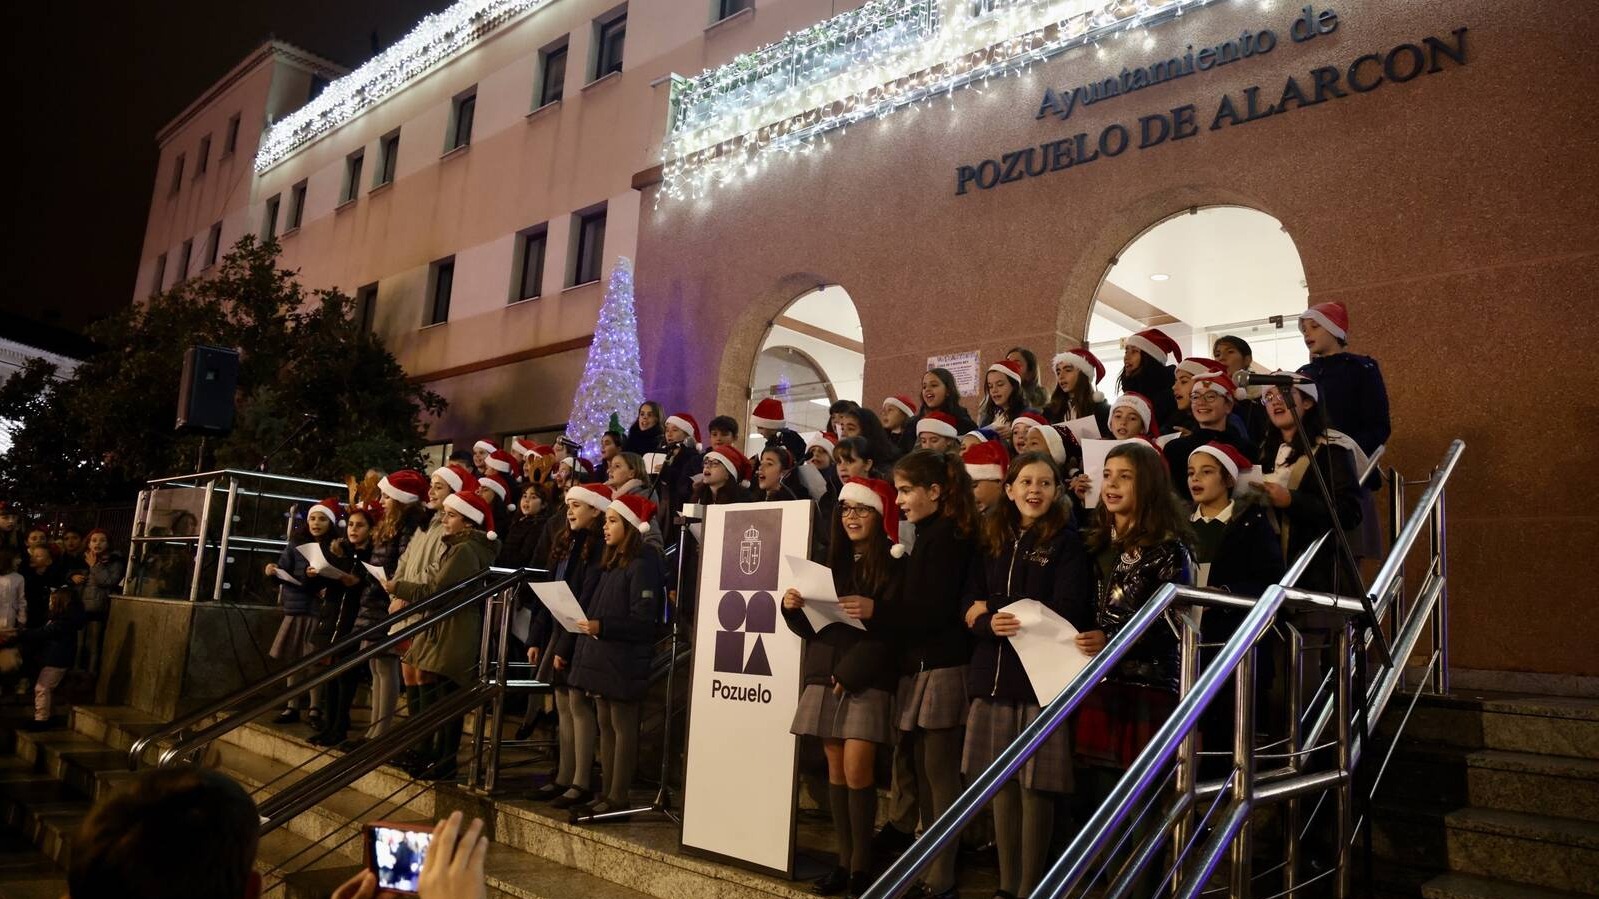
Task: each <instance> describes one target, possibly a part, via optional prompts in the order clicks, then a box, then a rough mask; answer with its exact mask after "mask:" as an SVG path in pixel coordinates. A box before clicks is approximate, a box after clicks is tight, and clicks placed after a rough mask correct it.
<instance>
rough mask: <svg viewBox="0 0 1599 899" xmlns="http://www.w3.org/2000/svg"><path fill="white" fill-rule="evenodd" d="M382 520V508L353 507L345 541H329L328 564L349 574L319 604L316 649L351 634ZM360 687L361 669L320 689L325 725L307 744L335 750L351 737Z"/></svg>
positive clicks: (340, 538)
mask: <svg viewBox="0 0 1599 899" xmlns="http://www.w3.org/2000/svg"><path fill="white" fill-rule="evenodd" d="M382 518H383V506H382V504H381V503H371V504H367V503H356V504H355V505H352V506H350V510H349V512H348V513H347V514H346V515H345V522H346V524H345V530H344V536H343V537H339V538H337V539H335V540H334V541H333V553H334V555H333V556H332V558H336V559H337V558H342V559H347V560H348V561H349V564H347V565H344V566H343V567H345V568H346V569H348V570H349V572H350V573H349V574H347V575H345V576H344V577H343V578H342V579H340V581H339V585H338V586H337V587H329V588H328V590H327V593H326V595H325V596H324V598H323V601H322V608H321V612H320V615H319V618H320V621H319V622H318V623H317V632H316V636H315V637H314V638H313V641H312V642H313V645H314V646H316V647H317V648H318V649H325V648H327V647H329V646H332V645H333V644H335V643H338V642H339V641H341V640H343V639H345V638H346V637H348V636H350V635H351V634H353V633H355V632H356V622H357V620H358V618H359V615H360V610H361V597H362V595H363V594H364V593H365V592H366V591H365V588H366V586H367V584H369V583H370V582H371V581H372V575H370V574H368V573H367V571H366V569H365V568H363V567H362V565H361V563H364V562H369V561H371V559H372V533H373V528H374V527H375V526H376V524H377V523H378V522H379V521H381V520H382ZM335 564H338V563H335ZM313 570H314V569H313ZM341 658H343V657H335V658H334V659H332V661H333V662H334V663H337V662H338V661H340V660H341ZM360 682H361V671H360V669H359V668H351V669H350V670H348V671H346V672H344V673H343V674H341V675H339V676H338V677H336V678H334V679H333V680H330V681H328V682H327V683H326V684H325V685H323V690H324V695H325V699H326V702H325V707H326V708H327V716H326V717H327V723H325V724H324V725H323V726H322V728H321V729H319V730H317V731H316V732H315V733H313V734H312V735H311V739H310V741H309V742H310V743H312V744H313V745H316V746H336V745H338V744H340V743H343V742H344V739H345V737H347V736H348V735H349V732H350V707H351V706H352V705H354V704H355V690H356V688H357V687H358V686H360Z"/></svg>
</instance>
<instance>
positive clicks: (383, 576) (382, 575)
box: [361, 562, 389, 583]
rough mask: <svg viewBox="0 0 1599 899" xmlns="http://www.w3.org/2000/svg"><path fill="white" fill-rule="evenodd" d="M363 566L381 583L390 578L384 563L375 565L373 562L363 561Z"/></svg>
mask: <svg viewBox="0 0 1599 899" xmlns="http://www.w3.org/2000/svg"><path fill="white" fill-rule="evenodd" d="M361 566H362V567H363V568H365V569H366V573H367V574H370V575H372V577H373V579H374V580H376V581H378V582H380V583H381V582H383V581H386V580H388V579H389V576H388V574H387V573H386V572H384V570H383V566H382V565H373V564H372V563H371V562H362V563H361Z"/></svg>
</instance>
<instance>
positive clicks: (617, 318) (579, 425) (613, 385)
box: [566, 256, 644, 461]
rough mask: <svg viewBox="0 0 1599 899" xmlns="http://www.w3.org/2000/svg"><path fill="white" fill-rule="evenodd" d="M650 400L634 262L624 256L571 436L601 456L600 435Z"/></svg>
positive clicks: (588, 455)
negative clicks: (614, 420) (635, 294)
mask: <svg viewBox="0 0 1599 899" xmlns="http://www.w3.org/2000/svg"><path fill="white" fill-rule="evenodd" d="M642 402H644V373H643V371H642V369H640V368H639V353H638V316H637V315H636V314H635V313H634V311H633V262H632V260H630V259H628V258H627V257H626V256H618V257H617V259H616V266H615V267H614V268H612V269H611V283H610V285H609V286H608V287H607V288H606V289H605V302H604V304H602V305H601V306H600V317H599V321H597V322H595V323H594V342H593V343H591V344H589V358H588V362H586V363H585V364H584V365H583V380H581V381H579V382H578V385H577V395H576V396H575V397H573V398H572V414H571V416H570V417H569V418H568V419H567V423H566V434H567V436H568V437H571V438H572V439H573V440H576V441H577V442H578V443H581V444H583V458H585V459H588V460H590V461H594V460H596V459H598V458H599V457H600V435H601V434H603V433H605V427H606V425H607V424H609V423H610V421H611V416H613V415H616V416H618V417H620V418H625V419H626V420H629V421H630V420H632V416H633V414H634V413H635V412H637V411H638V407H639V404H640V403H642Z"/></svg>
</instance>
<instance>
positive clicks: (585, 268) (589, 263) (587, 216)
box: [567, 206, 605, 287]
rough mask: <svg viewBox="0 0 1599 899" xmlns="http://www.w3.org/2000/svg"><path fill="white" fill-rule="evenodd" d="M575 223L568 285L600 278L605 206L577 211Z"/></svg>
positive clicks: (603, 246)
mask: <svg viewBox="0 0 1599 899" xmlns="http://www.w3.org/2000/svg"><path fill="white" fill-rule="evenodd" d="M576 224H577V227H576V232H577V233H576V234H575V235H574V237H575V239H574V240H573V241H572V244H573V252H572V277H571V278H569V279H567V286H568V287H575V286H577V285H579V284H587V283H589V282H590V281H598V280H600V262H601V260H602V259H603V258H604V254H605V207H603V206H602V207H600V208H599V209H597V210H595V211H592V212H585V213H579V214H578V216H577V220H576Z"/></svg>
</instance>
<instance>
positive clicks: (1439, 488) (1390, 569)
mask: <svg viewBox="0 0 1599 899" xmlns="http://www.w3.org/2000/svg"><path fill="white" fill-rule="evenodd" d="M1465 451H1466V443H1465V441H1463V440H1458V439H1457V440H1454V441H1451V442H1450V444H1449V450H1448V452H1446V453H1444V460H1443V462H1442V463H1441V464H1440V465H1439V466H1438V468H1437V469H1435V470H1434V471H1433V475H1432V480H1431V482H1430V483H1429V484H1428V485H1427V489H1426V491H1424V492H1423V493H1422V494H1421V499H1419V500H1417V501H1416V508H1415V510H1414V511H1413V512H1411V515H1410V521H1408V522H1407V523H1406V524H1405V529H1404V530H1403V531H1400V532H1399V536H1397V537H1395V538H1394V544H1393V546H1392V547H1390V548H1389V550H1388V558H1387V559H1386V560H1385V561H1384V562H1383V566H1382V568H1381V569H1379V570H1378V571H1377V577H1376V578H1374V579H1373V580H1372V582H1371V588H1370V589H1369V590H1367V591H1366V595H1367V596H1368V597H1369V598H1370V599H1371V601H1372V604H1373V606H1379V607H1380V606H1381V605H1384V604H1386V602H1387V598H1388V594H1389V593H1390V592H1391V591H1392V590H1393V586H1394V584H1395V583H1396V582H1398V580H1399V577H1400V573H1401V572H1403V571H1404V566H1405V557H1406V556H1408V555H1409V554H1410V550H1411V548H1412V547H1414V546H1415V545H1416V540H1417V538H1419V537H1420V536H1421V533H1422V529H1423V528H1425V527H1427V526H1428V524H1429V518H1428V516H1429V514H1430V513H1431V512H1432V510H1433V508H1434V507H1436V506H1440V505H1441V504H1442V502H1443V495H1444V485H1445V484H1447V483H1448V482H1449V476H1450V475H1451V474H1453V473H1454V471H1455V465H1456V464H1458V463H1459V462H1460V455H1461V453H1464V452H1465ZM1396 661H1397V659H1396Z"/></svg>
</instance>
